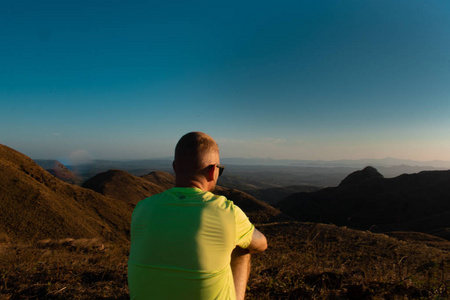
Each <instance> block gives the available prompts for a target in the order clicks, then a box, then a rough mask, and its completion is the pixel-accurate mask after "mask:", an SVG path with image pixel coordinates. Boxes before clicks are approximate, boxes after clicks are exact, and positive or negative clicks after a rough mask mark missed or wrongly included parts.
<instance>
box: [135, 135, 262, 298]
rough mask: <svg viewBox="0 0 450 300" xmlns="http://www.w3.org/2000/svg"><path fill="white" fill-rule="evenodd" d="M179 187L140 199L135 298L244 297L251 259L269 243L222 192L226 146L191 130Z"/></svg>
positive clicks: (180, 149) (180, 154)
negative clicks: (217, 192) (217, 188)
mask: <svg viewBox="0 0 450 300" xmlns="http://www.w3.org/2000/svg"><path fill="white" fill-rule="evenodd" d="M173 168H174V171H175V177H176V181H175V187H174V188H172V189H169V190H167V191H165V192H163V193H161V194H158V195H154V196H152V197H149V198H146V199H144V200H142V201H140V202H139V203H138V204H137V205H136V208H135V209H134V211H133V215H132V220H131V249H130V257H129V260H128V283H129V289H130V297H131V299H244V296H245V289H246V286H247V280H248V277H249V274H250V254H251V253H257V252H261V251H264V250H265V249H266V248H267V241H266V238H265V237H264V235H263V234H262V233H261V232H259V231H258V230H257V229H256V228H254V226H253V224H251V223H250V222H249V220H248V218H247V216H246V215H245V214H244V213H243V212H242V210H241V209H240V208H239V207H237V206H236V205H234V204H233V202H232V201H229V200H227V199H226V198H225V197H223V196H217V195H214V194H212V193H211V192H210V191H212V190H214V188H215V185H216V182H217V179H218V178H219V176H220V174H221V173H222V171H223V168H224V167H223V166H221V165H220V158H219V147H218V146H217V143H216V142H215V141H214V140H213V139H212V138H211V137H210V136H209V135H207V134H205V133H201V132H190V133H188V134H186V135H184V136H183V137H182V138H181V139H180V140H179V141H178V143H177V145H176V148H175V160H174V162H173Z"/></svg>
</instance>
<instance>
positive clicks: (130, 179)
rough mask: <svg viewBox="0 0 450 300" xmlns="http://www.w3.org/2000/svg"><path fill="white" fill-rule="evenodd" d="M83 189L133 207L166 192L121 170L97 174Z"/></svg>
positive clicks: (158, 186) (84, 184) (161, 187)
mask: <svg viewBox="0 0 450 300" xmlns="http://www.w3.org/2000/svg"><path fill="white" fill-rule="evenodd" d="M83 187H84V188H88V189H91V190H94V191H96V192H98V193H100V194H102V195H105V196H108V197H111V198H114V199H117V200H120V201H124V202H126V203H129V204H132V206H133V207H134V206H135V205H136V204H137V203H138V202H139V201H140V200H142V199H144V198H147V197H149V196H152V195H155V194H158V193H161V192H163V191H164V190H165V188H164V187H163V186H160V185H158V184H155V183H153V182H151V181H149V180H145V179H144V178H140V177H137V176H134V175H131V174H129V173H127V172H125V171H121V170H109V171H107V172H103V173H100V174H97V175H95V176H94V177H92V178H90V179H88V180H87V181H86V182H85V183H83Z"/></svg>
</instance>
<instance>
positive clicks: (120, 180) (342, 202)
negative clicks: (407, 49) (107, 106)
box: [0, 145, 450, 240]
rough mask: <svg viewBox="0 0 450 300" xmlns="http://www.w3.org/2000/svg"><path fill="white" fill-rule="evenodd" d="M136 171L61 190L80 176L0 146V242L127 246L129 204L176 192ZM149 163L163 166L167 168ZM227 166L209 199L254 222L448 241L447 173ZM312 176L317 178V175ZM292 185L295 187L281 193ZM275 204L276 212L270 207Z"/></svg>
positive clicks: (162, 179) (159, 176) (163, 177)
mask: <svg viewBox="0 0 450 300" xmlns="http://www.w3.org/2000/svg"><path fill="white" fill-rule="evenodd" d="M45 163H47V164H48V165H45ZM142 163H143V162H142V161H140V162H138V161H134V162H125V163H124V166H126V167H127V168H128V169H129V170H132V172H136V173H140V172H146V170H150V172H148V173H145V174H142V175H139V176H137V175H136V174H131V173H129V172H127V171H125V170H119V169H110V170H106V171H101V172H98V173H95V174H94V175H93V176H92V177H90V178H89V179H88V180H85V181H84V182H83V184H82V186H77V185H75V184H79V183H77V182H73V184H68V183H66V182H63V181H61V180H59V179H57V178H56V177H59V178H61V179H63V180H66V181H67V179H69V180H72V179H71V178H77V177H76V176H75V175H73V174H71V171H70V170H68V169H66V168H65V166H63V165H62V164H60V163H59V162H57V161H44V162H42V161H40V164H41V165H43V166H44V167H47V169H48V172H46V171H45V170H44V169H43V168H42V167H40V166H39V165H38V164H36V163H35V162H34V161H33V160H31V159H30V158H28V157H26V156H25V155H23V154H21V153H19V152H17V151H15V150H13V149H10V148H8V147H6V146H3V145H0V165H1V168H0V195H1V197H2V198H1V200H2V203H1V204H2V209H1V210H0V223H1V224H3V225H4V226H2V227H1V228H0V240H2V239H3V240H8V239H21V240H27V239H36V238H44V237H45V238H47V237H49V238H62V237H67V236H71V237H97V236H101V237H103V238H105V239H126V238H127V234H128V230H129V229H128V226H129V223H128V222H129V220H130V215H131V212H132V209H133V208H134V206H135V205H136V203H137V202H138V201H140V200H141V199H143V198H146V197H148V196H151V195H154V194H156V193H160V192H162V191H164V190H166V189H168V188H170V187H172V186H173V185H174V175H173V174H171V173H168V172H165V171H155V170H153V168H152V167H150V168H149V166H148V165H142ZM147 163H154V164H159V165H160V166H164V165H165V166H166V168H168V167H167V164H168V161H165V162H162V161H151V162H150V161H147ZM228 163H229V165H227V169H226V170H227V172H228V173H229V174H231V175H227V176H230V177H229V178H228V179H227V178H226V177H222V178H221V179H220V180H222V179H225V180H223V183H221V181H220V180H219V185H221V186H218V187H217V189H216V193H218V194H222V195H225V196H227V197H229V198H230V199H231V200H233V201H234V202H235V203H236V204H237V205H239V206H240V207H242V209H243V210H244V211H245V212H246V213H247V214H248V215H249V217H250V219H251V220H252V221H253V222H255V223H270V222H280V221H289V220H292V218H295V219H297V220H299V221H308V222H323V223H333V224H336V225H341V226H342V225H344V226H349V227H353V228H360V229H364V230H368V229H371V230H377V231H382V232H385V231H392V230H402V231H405V230H406V231H419V232H425V233H429V234H434V235H437V236H441V237H446V238H449V236H448V232H449V231H450V229H449V228H450V221H449V220H450V201H449V199H450V171H422V172H418V173H416V174H403V175H400V176H396V177H393V178H385V177H384V176H383V175H381V173H379V171H378V170H377V169H375V168H373V167H366V168H364V169H362V170H355V169H353V168H345V167H328V168H326V167H298V166H284V167H283V166H262V165H255V166H248V165H233V164H231V162H228ZM110 164H117V162H114V161H108V162H106V161H102V163H101V164H100V165H95V164H90V165H89V167H90V171H89V172H93V170H100V169H103V168H105V167H108V166H110ZM85 166H87V165H85ZM413 168H415V167H413ZM55 169H56V170H59V171H55ZM384 169H385V170H387V169H389V168H384ZM319 170H320V171H321V173H317V172H319ZM350 170H352V171H351V172H349V171H350ZM344 172H347V173H346V175H345V176H344V175H343V174H345V173H344ZM349 173H350V175H347V174H349ZM52 174H53V176H52ZM226 174H227V173H226ZM55 176H56V177H55ZM233 176H235V177H233ZM327 176H328V177H327ZM339 176H341V180H340V184H338V185H337V186H336V187H328V188H324V187H323V186H322V187H321V186H319V185H316V186H314V185H308V184H304V182H305V181H306V180H307V179H309V180H312V181H313V182H314V181H316V182H320V181H321V180H322V181H323V180H324V179H326V178H328V180H336V179H337V178H338V177H339ZM249 178H250V179H249ZM342 178H344V179H343V180H342ZM291 182H294V183H296V185H286V186H283V183H291ZM227 184H229V185H228V186H227ZM240 187H242V189H243V190H247V191H248V193H245V192H243V191H241V190H240ZM261 200H264V201H261ZM279 200H281V201H280V202H279V203H278V204H277V205H276V206H277V208H274V207H272V206H271V205H269V204H268V203H270V204H275V203H276V202H277V201H279ZM24 224H25V226H24Z"/></svg>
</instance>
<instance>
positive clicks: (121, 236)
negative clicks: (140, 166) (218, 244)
mask: <svg viewBox="0 0 450 300" xmlns="http://www.w3.org/2000/svg"><path fill="white" fill-rule="evenodd" d="M41 163H42V162H41ZM48 163H49V165H47V167H50V168H49V169H50V171H52V170H53V169H52V168H55V166H56V168H57V169H58V170H59V169H63V170H65V168H62V167H61V165H60V163H55V161H51V162H48ZM52 173H53V175H52V174H51V173H50V172H48V171H45V170H44V169H43V168H42V167H41V166H39V165H38V164H37V163H36V162H34V161H33V160H31V159H30V158H29V157H27V156H25V155H24V154H22V153H19V152H17V151H15V150H13V149H11V148H9V147H7V146H4V145H1V144H0V196H1V198H0V200H1V202H0V203H1V209H0V224H1V225H2V226H0V243H1V242H3V241H33V240H38V239H47V238H51V239H60V238H66V237H71V238H97V237H101V238H103V239H105V240H111V241H119V240H121V241H126V240H127V239H128V238H129V237H128V234H129V222H130V220H131V212H132V210H133V208H134V206H135V205H136V203H137V202H138V201H140V200H142V199H144V198H146V197H149V196H151V195H154V194H156V193H160V192H162V191H164V190H166V189H168V188H170V187H172V186H173V185H174V183H175V178H174V176H173V175H172V174H169V173H167V172H161V171H158V172H151V173H149V174H146V175H143V176H140V177H137V176H134V175H132V174H129V173H127V172H125V171H123V170H109V171H106V172H102V173H99V174H96V175H94V176H93V177H92V178H90V179H88V180H87V181H85V182H84V184H83V186H82V187H80V186H77V185H74V184H69V183H66V182H64V181H62V180H61V179H59V178H57V177H55V176H61V178H62V179H67V176H68V175H70V172H62V173H61V172H52ZM217 193H219V194H224V195H231V196H232V198H233V199H232V200H233V201H234V202H235V203H236V204H238V205H239V206H240V207H242V208H243V210H244V211H245V212H246V213H247V214H248V216H249V218H250V220H251V221H252V222H254V223H263V222H278V221H286V220H292V218H291V217H288V216H286V215H284V214H283V213H281V212H280V211H279V210H277V209H275V208H273V207H272V206H270V205H268V204H267V203H265V202H262V201H259V200H257V199H255V198H254V197H252V196H250V195H248V194H245V193H243V192H241V191H238V190H233V189H228V188H223V187H218V188H217Z"/></svg>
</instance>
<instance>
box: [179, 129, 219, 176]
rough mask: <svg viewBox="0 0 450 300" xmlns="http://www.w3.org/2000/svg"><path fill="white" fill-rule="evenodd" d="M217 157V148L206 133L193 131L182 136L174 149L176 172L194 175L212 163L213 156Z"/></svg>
mask: <svg viewBox="0 0 450 300" xmlns="http://www.w3.org/2000/svg"><path fill="white" fill-rule="evenodd" d="M215 155H217V156H218V155H219V146H218V145H217V143H216V141H214V139H213V138H212V137H211V136H209V135H207V134H206V133H203V132H199V131H194V132H189V133H187V134H185V135H183V136H182V137H181V138H180V140H179V141H178V143H177V145H176V147H175V160H174V163H175V164H176V165H177V170H178V172H182V173H196V172H198V171H200V170H201V169H203V168H205V167H207V166H208V165H209V164H210V163H212V159H213V156H215Z"/></svg>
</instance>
